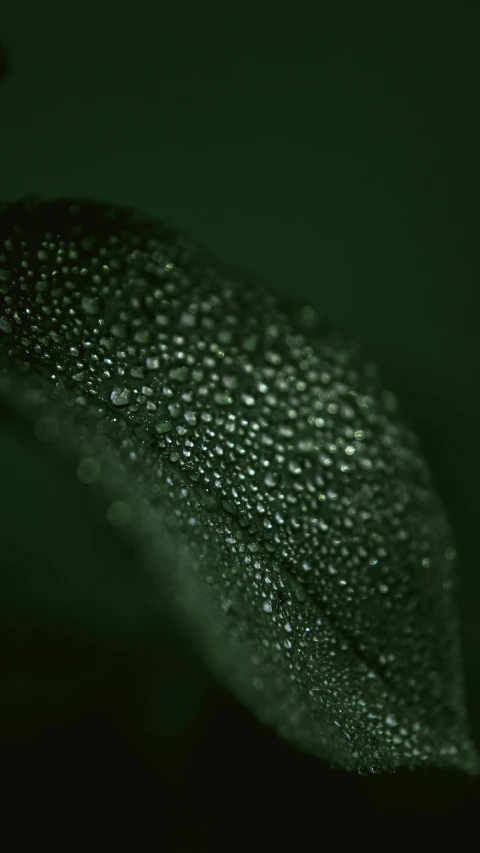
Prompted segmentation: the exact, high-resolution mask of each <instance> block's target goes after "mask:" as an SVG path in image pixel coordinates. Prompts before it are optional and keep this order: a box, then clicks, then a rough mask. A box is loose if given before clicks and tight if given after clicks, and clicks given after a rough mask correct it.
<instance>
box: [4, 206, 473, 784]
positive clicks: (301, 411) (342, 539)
mask: <svg viewBox="0 0 480 853" xmlns="http://www.w3.org/2000/svg"><path fill="white" fill-rule="evenodd" d="M325 286H328V285H327V283H326V284H325ZM0 295H1V308H0V365H1V370H2V373H1V384H0V395H1V399H2V402H3V406H4V407H5V410H11V411H15V412H16V413H17V414H21V415H22V416H23V417H25V418H27V419H29V420H30V421H31V422H32V433H33V434H34V435H35V437H36V441H37V442H38V443H39V444H40V445H43V446H48V447H49V448H50V450H51V448H53V449H54V452H55V453H57V452H58V453H59V454H63V455H65V457H66V458H67V457H68V459H69V460H72V459H73V460H75V461H74V464H73V463H72V462H70V464H71V465H72V466H73V467H72V471H74V474H72V477H73V476H75V477H76V481H77V484H78V489H87V490H90V491H91V492H92V493H93V494H95V495H96V497H97V499H98V501H99V506H101V507H102V510H101V511H102V513H103V517H104V523H105V526H106V527H109V528H110V529H113V530H114V531H115V532H116V535H118V536H119V537H128V538H129V539H130V540H132V541H133V542H134V543H135V548H136V553H137V554H138V565H137V566H136V569H137V571H138V573H139V574H142V573H148V574H149V575H151V576H152V577H153V578H154V580H155V583H156V584H157V586H158V589H159V590H160V592H161V596H162V599H163V600H164V601H168V603H169V607H170V608H171V612H172V615H173V618H174V619H175V620H176V622H177V624H178V625H181V627H182V630H183V631H185V632H186V633H188V634H189V635H190V636H191V637H192V638H193V640H194V642H195V644H196V645H197V646H198V649H199V651H200V653H201V655H202V657H203V659H204V661H205V663H206V664H207V666H209V667H210V669H211V670H212V672H213V673H214V674H215V676H216V677H217V678H218V679H219V680H220V681H221V682H222V683H223V684H224V685H226V686H227V687H228V688H229V689H230V690H231V691H233V693H234V694H235V695H236V696H237V697H238V699H239V700H240V701H241V702H242V703H244V704H245V705H247V706H248V707H249V708H251V709H252V711H253V712H254V713H255V714H256V716H257V717H258V718H259V719H260V720H262V721H263V722H265V723H267V724H269V725H271V726H273V727H274V728H275V729H276V731H277V732H278V733H279V734H280V735H281V736H282V737H284V738H285V739H286V740H289V741H290V742H291V743H293V744H295V745H296V746H298V747H299V748H300V749H303V750H305V751H308V752H312V753H313V754H315V755H317V756H319V757H321V758H323V759H325V760H326V761H328V762H330V763H331V764H333V765H334V766H336V767H340V768H345V769H351V770H358V771H360V772H378V771H382V770H390V771H391V770H395V769H397V768H400V767H402V768H412V769H413V768H417V767H420V766H438V767H456V768H460V769H463V770H466V771H468V772H477V771H478V762H477V756H476V754H475V750H474V748H473V746H472V743H471V740H470V738H469V734H468V725H467V721H466V712H465V703H464V695H463V681H462V674H461V673H462V667H461V656H460V647H459V635H458V625H457V615H456V608H455V600H454V593H455V574H454V564H455V556H456V552H455V547H454V543H453V538H452V534H451V530H450V526H449V523H448V519H447V518H446V515H445V512H444V509H443V507H442V506H441V503H440V500H439V499H438V497H437V495H436V492H435V488H434V483H433V482H432V477H431V475H430V473H429V471H428V470H427V467H426V465H425V463H424V461H423V459H422V456H421V453H420V451H419V446H418V442H417V440H416V437H415V435H414V434H413V433H412V431H411V430H410V429H409V427H408V424H406V423H405V422H404V420H403V419H402V417H401V414H400V413H399V412H398V403H397V400H396V398H395V396H394V394H393V393H392V392H391V391H390V390H389V389H386V388H384V387H383V385H382V383H381V379H380V378H379V376H378V372H377V369H376V368H375V366H374V365H373V364H371V363H370V362H368V361H364V360H363V359H362V357H361V353H359V352H358V349H357V347H356V346H355V345H354V344H352V343H351V342H350V341H346V340H344V339H342V337H341V336H340V335H338V334H337V333H335V331H332V330H331V329H330V327H329V325H328V323H327V322H326V321H325V319H324V318H323V317H322V316H320V315H319V313H318V310H317V308H316V307H315V306H311V305H295V304H293V303H291V304H287V303H285V302H284V301H283V300H281V299H280V298H279V297H278V296H277V295H276V294H275V292H274V291H273V290H272V289H271V288H270V287H268V286H267V285H266V284H265V283H264V282H263V281H261V280H259V279H256V278H254V277H252V276H248V275H244V274H243V273H241V272H239V271H238V270H236V269H233V268H229V267H228V266H226V265H225V264H223V263H221V262H220V261H218V260H217V259H215V258H214V257H212V256H211V255H210V254H209V253H208V252H207V251H205V250H204V249H201V248H199V247H197V246H196V245H195V243H194V241H192V240H191V238H190V237H189V236H188V235H183V234H179V233H177V232H176V231H174V230H173V229H171V228H170V227H169V226H168V225H166V224H165V223H162V222H154V221H151V220H149V219H147V218H146V217H144V216H142V215H141V214H139V213H137V212H135V211H131V210H129V209H123V208H118V207H116V208H114V207H110V206H108V205H104V204H101V203H97V202H93V201H89V200H85V201H72V200H60V201H55V202H48V203H43V202H42V201H41V200H40V199H35V198H27V199H24V200H22V201H21V202H19V203H16V204H10V205H5V206H4V207H3V209H2V210H1V211H0Z"/></svg>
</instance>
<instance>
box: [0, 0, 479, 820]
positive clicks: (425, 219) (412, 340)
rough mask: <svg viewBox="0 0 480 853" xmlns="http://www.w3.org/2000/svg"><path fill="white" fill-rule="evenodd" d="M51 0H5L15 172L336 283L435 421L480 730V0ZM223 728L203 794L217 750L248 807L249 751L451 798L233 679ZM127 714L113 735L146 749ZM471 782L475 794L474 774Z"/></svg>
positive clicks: (317, 289) (221, 717)
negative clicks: (153, 0)
mask: <svg viewBox="0 0 480 853" xmlns="http://www.w3.org/2000/svg"><path fill="white" fill-rule="evenodd" d="M29 5H30V6H31V8H28V9H25V8H24V7H23V5H20V4H19V5H17V6H15V5H14V4H9V8H7V9H5V10H2V14H1V17H0V39H1V40H2V41H3V42H4V43H5V46H6V48H7V50H8V53H9V55H10V59H11V64H12V73H11V75H10V77H9V78H8V79H7V80H6V81H5V83H4V85H3V87H2V92H1V98H0V104H1V113H0V114H1V134H0V164H1V172H0V174H1V179H0V196H1V197H2V198H3V199H6V200H14V199H16V198H18V197H19V196H20V195H22V194H23V193H26V192H37V193H40V194H43V195H45V196H46V197H47V198H53V197H55V196H60V195H61V196H65V195H71V196H76V195H77V196H85V195H89V196H93V197H97V198H100V199H104V200H110V201H114V202H119V203H122V204H124V203H127V204H132V205H135V206H137V207H139V208H141V209H143V210H145V211H147V212H150V213H152V214H154V215H156V216H159V217H162V218H165V219H168V220H169V221H170V222H171V223H173V224H175V225H177V226H179V227H181V228H184V229H187V230H189V231H190V232H192V233H193V234H195V235H196V236H197V238H198V240H199V241H200V242H201V243H203V244H205V245H207V246H208V247H210V248H212V249H215V250H216V251H217V252H218V254H220V255H221V256H223V257H224V258H226V259H227V260H230V261H233V262H236V263H238V264H239V265H241V266H244V267H246V268H249V269H251V270H252V271H256V272H260V273H263V274H264V275H265V276H266V277H267V278H268V279H269V280H270V281H271V282H272V284H273V285H274V286H276V287H277V288H279V289H281V290H283V291H285V292H287V293H288V292H289V293H292V294H295V295H296V296H301V298H303V299H305V300H312V301H315V302H316V303H317V304H318V305H319V306H320V307H321V308H322V309H323V310H324V312H325V313H326V314H327V316H328V317H329V318H330V319H331V320H332V321H333V322H334V323H335V324H336V325H337V326H339V327H341V328H343V329H344V330H345V331H346V332H348V333H351V334H352V335H354V336H355V337H356V338H357V339H359V340H360V341H362V342H363V344H364V346H365V348H366V350H367V351H368V352H369V353H371V354H372V355H373V356H375V358H376V359H377V361H378V363H379V364H380V365H381V366H382V367H383V375H384V377H385V380H386V381H387V383H388V384H390V385H391V387H392V388H393V389H394V390H396V391H397V392H398V394H399V396H400V398H401V400H402V402H403V408H404V410H405V411H406V412H407V414H408V415H409V417H410V420H411V421H412V423H413V424H414V426H415V427H416V429H417V431H418V432H419V434H420V436H421V440H422V444H423V449H424V452H425V454H426V456H427V458H428V459H429V461H430V464H431V467H432V469H433V471H434V473H435V478H436V481H437V484H438V487H439V489H440V491H441V492H442V494H443V496H444V500H445V503H446V506H447V509H448V512H449V514H450V517H451V520H452V523H453V525H454V528H455V531H456V539H457V545H458V550H459V553H460V558H461V560H460V572H461V581H462V585H461V590H460V607H461V614H462V634H463V638H464V648H465V658H466V670H467V686H468V698H469V708H470V714H471V718H472V724H473V726H474V729H475V732H476V737H477V742H479V741H480V679H479V677H478V670H479V663H480V626H479V612H480V605H479V603H480V573H479V569H478V533H477V529H478V515H479V509H480V507H479V497H478V494H479V483H480V438H479V429H480V403H479V391H478V385H479V382H478V379H479V369H480V336H479V334H478V309H479V305H480V301H479V299H478V288H479V283H480V282H479V274H478V273H479V264H478V260H479V248H478V234H479V204H478V198H479V189H480V186H479V180H478V151H479V150H480V134H479V91H480V73H479V50H478V40H479V36H480V11H479V8H478V6H477V4H473V3H471V4H470V3H466V2H450V3H446V4H437V3H435V4H434V3H427V4H425V3H419V4H413V3H412V4H410V6H409V5H405V4H403V3H402V4H399V3H398V4H397V3H382V4H380V3H362V2H358V3H340V2H336V3H335V2H332V3H322V2H317V3H313V2H312V3H308V4H307V3H303V2H299V3H293V2H292V3H228V2H227V3H223V4H219V3H206V4H204V3H200V2H199V3H196V4H193V3H189V4H186V3H184V2H172V3H171V4H169V5H167V4H163V3H160V4H157V6H156V7H155V10H154V11H152V9H154V7H153V5H152V4H147V3H142V2H139V3H135V4H134V5H133V7H132V9H131V10H130V11H129V12H125V13H122V11H121V9H120V7H119V6H117V5H116V4H113V3H112V4H103V5H102V4H99V3H95V4H94V3H90V2H89V3H82V4H79V5H78V6H74V7H69V6H68V5H65V4H60V3H57V2H52V3H48V4H46V6H44V4H29ZM212 701H213V700H212ZM78 725H80V723H79V724H78ZM82 725H83V724H82ZM222 727H223V728H222ZM202 732H203V733H202V735H201V736H200V740H199V741H198V744H197V747H196V749H197V752H198V756H200V757H198V756H197V759H195V760H196V761H197V763H196V764H195V760H194V759H193V758H192V759H191V762H190V764H189V766H190V767H193V766H195V767H196V768H197V769H196V770H192V769H190V771H189V772H190V776H189V777H188V778H189V779H190V781H189V782H188V783H185V785H186V788H185V785H184V788H182V789H181V790H182V794H181V796H185V797H187V794H186V793H185V791H186V789H187V788H188V790H189V791H190V788H189V787H188V786H189V785H190V787H191V788H192V790H191V791H190V794H189V796H190V795H191V797H192V798H193V800H195V799H196V797H197V796H198V789H197V787H196V785H197V783H196V782H195V780H196V779H197V777H196V776H195V773H198V779H199V780H200V778H201V775H202V774H201V772H200V770H199V769H198V768H200V767H201V766H202V767H203V766H205V768H207V769H208V764H209V762H213V768H214V771H213V772H216V773H217V775H220V776H222V778H223V779H225V778H226V780H227V782H226V783H225V784H226V785H227V787H228V785H230V786H231V788H232V790H234V794H232V802H231V803H230V808H231V815H232V821H233V820H234V814H235V811H234V804H235V797H238V790H240V788H241V786H240V783H239V781H238V780H239V779H240V778H243V776H242V774H248V773H250V774H251V780H250V784H252V785H254V783H253V781H252V780H253V779H254V778H257V782H256V785H257V787H258V789H259V790H260V787H261V785H263V784H264V785H265V787H268V786H269V785H272V786H275V784H279V783H278V781H277V777H278V775H279V772H280V771H279V769H280V767H282V768H283V767H286V769H285V771H284V772H285V785H286V786H287V787H288V786H289V785H290V784H291V779H292V777H294V778H304V779H308V791H309V792H310V796H313V794H312V791H314V790H315V787H316V786H315V785H314V786H313V787H312V785H313V782H312V780H313V779H317V773H318V780H320V781H318V780H317V781H318V785H319V786H320V787H319V790H318V797H319V802H320V801H321V798H322V796H323V794H322V791H325V790H327V789H328V790H330V791H334V792H336V793H335V796H337V794H338V796H339V797H340V798H342V797H345V798H346V802H347V803H348V802H350V801H349V800H348V797H349V796H350V798H352V797H354V798H355V799H356V800H358V798H359V797H360V799H361V798H362V797H363V798H364V799H365V798H366V801H368V802H369V803H370V806H369V807H370V808H371V814H372V816H373V819H377V818H378V816H379V814H383V813H385V814H386V813H387V812H388V814H390V812H389V811H388V810H389V809H393V805H394V801H397V800H399V801H400V802H402V803H403V799H402V797H403V798H404V797H405V796H406V795H405V790H407V789H408V790H410V794H409V795H408V796H407V800H408V803H407V805H406V806H405V808H406V809H407V813H408V814H413V812H414V811H415V810H416V809H417V806H418V809H419V810H420V811H422V809H423V811H424V812H425V814H426V812H427V811H428V809H434V808H435V806H434V804H432V796H431V795H430V799H429V794H428V792H426V788H427V787H428V786H426V785H423V786H422V785H421V784H419V783H416V787H415V788H414V789H413V790H414V791H415V793H414V794H412V793H411V791H412V785H413V784H414V783H413V782H412V781H411V780H407V782H405V783H404V786H403V793H402V792H401V790H400V789H401V787H402V786H401V784H400V783H395V784H396V785H397V788H395V787H391V784H393V783H391V784H390V783H387V785H386V788H385V787H384V788H383V793H381V789H380V787H377V788H369V789H368V792H367V793H365V791H366V790H367V789H366V788H359V787H358V785H359V784H360V782H361V781H362V780H359V781H358V782H357V781H355V783H353V782H351V781H347V780H345V779H344V777H343V776H342V779H341V781H338V777H337V776H336V775H335V774H331V775H329V772H327V771H324V770H322V772H321V773H320V771H319V770H318V766H317V762H311V761H310V760H309V759H307V758H306V757H301V756H296V754H294V752H293V751H290V749H289V748H287V747H284V746H283V745H279V744H277V742H276V740H275V738H274V737H273V736H271V735H270V734H268V733H264V732H263V731H262V730H261V729H260V728H259V727H256V725H255V724H253V723H252V722H251V721H250V719H249V718H248V716H247V715H246V714H243V712H241V711H240V710H239V709H236V708H234V707H233V705H229V703H228V701H227V699H226V698H225V697H217V699H216V700H215V701H213V704H212V708H211V710H210V712H209V715H208V714H207V722H206V723H205V729H204V730H202ZM219 732H220V734H219ZM222 732H223V735H222V734H221V733H222ZM65 737H66V738H67V741H68V737H70V736H67V735H65ZM122 737H123V735H118V743H117V742H115V744H114V746H112V751H113V752H115V754H117V752H118V750H121V749H122V748H124V749H125V751H126V753H127V752H128V750H129V749H130V753H129V754H130V759H129V760H131V761H134V760H137V758H135V759H134V758H133V757H132V756H133V754H135V755H136V753H135V748H134V747H127V746H126V741H125V742H124V741H122ZM72 738H73V735H72ZM72 738H70V741H71V740H72ZM98 738H99V740H102V742H105V737H104V736H103V735H102V737H100V734H99V735H98ZM222 738H223V739H222ZM70 741H68V742H70ZM247 743H248V746H247V747H245V744H247ZM122 744H123V747H122ZM239 744H243V746H241V747H240V746H239ZM38 749H41V748H40V747H38ZM229 749H230V750H231V755H232V764H231V765H229V764H228V761H227V760H226V758H225V754H226V752H228V750H229ZM245 749H246V750H247V751H246V752H245ZM195 754H196V753H195ZM212 756H213V757H212ZM215 756H216V758H215ZM220 756H222V757H221V758H220ZM137 757H138V756H137ZM142 760H143V759H142ZM105 761H106V759H105ZM138 761H139V762H140V759H138ZM215 761H217V764H216V765H215ZM192 762H193V763H192ZM242 762H243V763H242ZM140 765H141V766H140V769H139V770H138V775H139V776H140V777H141V778H146V774H147V770H146V768H145V766H144V765H143V764H141V762H140ZM215 768H216V770H215ZM192 774H193V775H192ZM262 774H263V775H262ZM147 775H148V774H147ZM149 778H150V782H149V785H155V782H154V781H152V780H155V778H156V776H155V770H151V777H149ZM334 779H335V780H337V781H332V780H334ZM192 780H193V781H192ZM235 780H237V781H235ZM259 780H260V781H259ZM217 783H218V779H217ZM182 784H183V783H182ZM212 784H213V786H214V791H213V793H212V806H213V803H214V800H215V796H217V795H218V796H219V794H218V791H217V793H216V794H215V791H216V789H215V784H214V783H212ZM305 784H306V783H305ZM362 784H363V783H362ZM367 784H368V783H365V785H367ZM389 784H390V789H388V785H389ZM442 784H443V783H442ZM445 784H446V783H445ZM453 785H454V787H455V786H456V790H457V794H456V795H455V797H454V798H453V799H454V806H455V808H456V809H457V811H458V810H459V809H460V811H461V809H462V808H463V806H462V803H464V802H467V800H469V799H470V798H471V797H472V796H473V794H472V790H471V789H470V788H468V789H467V788H466V789H465V791H464V789H463V788H462V786H461V783H458V785H457V783H453ZM335 786H337V787H335ZM342 786H343V787H342ZM355 786H357V787H355ZM458 786H460V787H458ZM201 787H202V785H201V784H200V782H199V784H198V788H201ZM237 789H238V790H237ZM254 789H255V790H256V788H255V786H254ZM300 789H301V792H302V790H303V789H302V787H301V785H300ZM386 789H388V790H389V791H391V792H393V793H388V791H387V794H385V790H386ZM417 789H418V790H417ZM460 789H461V793H460V794H458V790H460ZM272 790H276V789H275V787H273V789H272ZM278 790H279V791H281V790H282V789H281V788H280V787H279V789H278ZM235 792H236V793H235ZM352 792H353V793H352ZM372 792H373V793H372ZM277 793H278V792H277ZM304 794H305V792H304ZM278 796H279V797H280V801H281V802H283V801H282V799H281V798H282V794H278ZM305 796H306V794H305ZM331 796H332V797H333V794H331ZM422 798H423V800H422ZM187 799H188V798H187ZM301 799H302V798H301V796H300V794H298V796H297V797H296V798H295V796H293V795H292V796H291V797H290V799H289V798H288V797H287V796H286V793H285V803H284V805H283V806H282V809H287V811H288V804H289V803H290V806H291V810H292V812H293V814H295V813H296V811H295V810H296V809H298V810H301ZM364 799H362V800H361V801H362V802H364ZM433 799H434V797H433ZM440 799H441V798H440ZM387 800H388V803H387ZM417 800H418V802H417ZM427 800H428V806H427V805H422V804H421V803H422V802H427ZM439 801H440V800H439ZM442 802H443V805H442V810H443V811H445V808H446V806H445V802H444V801H442ZM415 804H416V805H415ZM401 807H402V808H403V805H402V806H401ZM225 808H226V806H225V804H224V809H225ZM239 808H240V806H239ZM398 808H400V807H399V806H398ZM398 808H397V811H395V809H393V811H392V815H394V816H393V817H392V818H391V819H392V821H393V820H396V818H395V815H397V814H398ZM219 809H220V811H221V807H219ZM447 810H448V809H447ZM198 811H199V812H200V811H201V809H200V808H199V809H198ZM227 812H228V810H227ZM208 819H209V818H208V815H205V821H206V822H207V824H208ZM245 819H246V818H245ZM428 819H429V820H432V821H434V822H435V821H436V820H437V819H438V815H437V816H436V817H431V815H430V816H429V817H428ZM212 820H213V816H212ZM277 830H278V827H277V828H276V829H275V832H277Z"/></svg>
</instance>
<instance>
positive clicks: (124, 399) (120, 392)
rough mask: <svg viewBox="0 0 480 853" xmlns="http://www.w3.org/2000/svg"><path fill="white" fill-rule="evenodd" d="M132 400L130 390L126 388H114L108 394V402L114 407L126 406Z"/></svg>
mask: <svg viewBox="0 0 480 853" xmlns="http://www.w3.org/2000/svg"><path fill="white" fill-rule="evenodd" d="M131 399H132V389H131V388H128V387H124V388H120V387H118V386H115V388H114V389H113V391H112V392H111V394H110V402H111V403H112V404H113V405H114V406H118V407H121V406H128V404H129V403H130V401H131Z"/></svg>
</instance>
